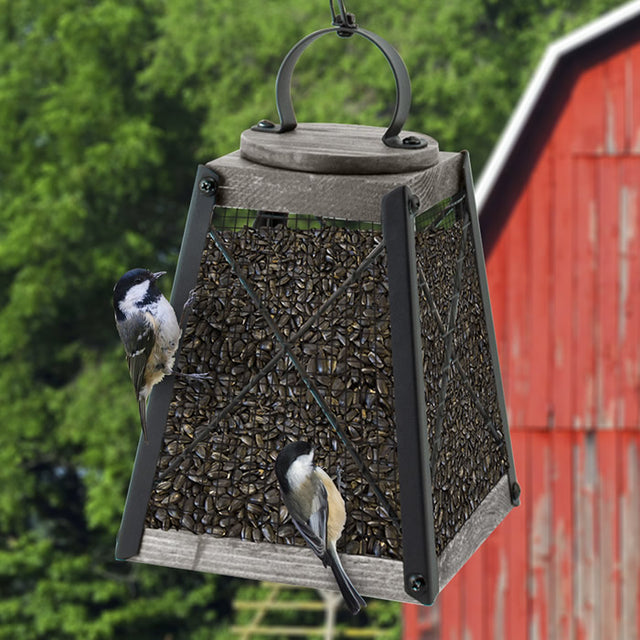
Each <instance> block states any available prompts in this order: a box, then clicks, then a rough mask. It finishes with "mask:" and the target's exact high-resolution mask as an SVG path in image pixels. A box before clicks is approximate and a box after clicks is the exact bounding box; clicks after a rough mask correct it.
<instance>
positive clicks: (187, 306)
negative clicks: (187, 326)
mask: <svg viewBox="0 0 640 640" xmlns="http://www.w3.org/2000/svg"><path fill="white" fill-rule="evenodd" d="M195 301H196V288H195V287H194V288H193V289H191V291H189V297H188V298H187V301H186V302H185V303H184V305H182V314H181V315H180V327H181V328H183V327H184V322H185V320H186V319H187V316H188V315H189V311H190V310H191V307H192V306H193V303H194V302H195Z"/></svg>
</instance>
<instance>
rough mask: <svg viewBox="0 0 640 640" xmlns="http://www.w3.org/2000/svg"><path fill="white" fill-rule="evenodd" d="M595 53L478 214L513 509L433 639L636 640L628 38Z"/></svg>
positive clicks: (634, 168)
mask: <svg viewBox="0 0 640 640" xmlns="http://www.w3.org/2000/svg"><path fill="white" fill-rule="evenodd" d="M612 42H613V39H612ZM612 48H614V44H612ZM601 53H602V57H601V59H600V61H599V62H598V61H597V60H592V61H591V63H590V65H591V66H589V67H588V68H585V69H583V71H582V72H578V71H576V77H575V83H574V86H573V87H572V90H571V92H570V95H569V96H568V98H567V100H566V102H564V103H562V104H559V106H558V110H557V117H556V119H555V120H554V121H553V123H552V124H551V125H550V129H549V132H548V136H547V138H545V144H544V147H543V149H542V150H541V151H540V153H539V154H537V155H534V156H532V157H520V158H516V159H515V161H514V162H512V163H509V165H508V166H507V168H506V169H505V173H504V176H503V177H501V178H500V180H503V181H504V183H505V184H506V183H511V184H522V187H521V188H520V190H519V191H518V193H516V194H514V195H513V197H512V198H510V199H508V202H509V207H510V208H509V210H508V211H501V210H499V207H500V206H501V202H499V201H498V200H496V199H495V198H494V199H489V200H488V203H489V204H491V205H492V206H493V207H494V208H496V210H491V211H489V210H485V211H483V213H482V216H483V218H482V219H483V226H484V227H486V228H488V229H489V231H491V232H495V235H494V237H493V240H492V242H491V244H490V248H491V250H490V253H489V255H488V256H487V275H488V281H489V289H490V293H491V301H492V311H493V317H494V323H495V328H496V338H497V342H498V351H499V355H500V364H501V370H502V376H503V381H504V387H505V396H506V400H507V411H508V416H509V421H510V427H511V437H512V444H513V451H514V458H515V461H516V470H517V473H518V479H519V482H520V484H521V485H522V491H523V493H522V504H521V506H520V507H519V508H517V509H514V510H513V511H512V512H511V513H510V514H509V517H508V518H506V519H505V521H504V522H503V523H502V524H501V525H500V526H499V527H498V528H497V529H496V531H495V532H494V533H493V534H492V535H491V536H490V537H489V539H488V540H487V541H486V542H485V543H484V545H483V546H482V547H481V548H480V549H479V551H478V552H477V553H476V554H475V555H474V557H473V558H472V559H471V560H470V561H469V562H468V564H467V565H466V566H465V567H464V568H463V569H462V570H461V571H460V572H459V574H458V575H457V576H456V577H455V578H454V579H453V580H452V581H451V583H450V584H449V585H448V586H447V587H446V588H445V589H444V590H443V592H442V593H441V594H440V596H439V597H438V601H437V605H436V607H437V610H438V614H439V632H440V635H439V638H440V639H442V640H460V639H461V638H469V640H495V639H500V638H508V639H514V640H534V639H537V638H540V639H541V640H543V639H544V640H546V639H554V640H565V639H569V640H578V639H583V638H584V639H593V640H601V639H606V640H609V639H612V640H615V639H618V638H619V639H621V640H627V639H633V638H640V37H638V39H637V41H636V42H635V43H633V44H631V45H630V46H628V47H626V48H624V49H621V48H620V47H618V48H617V49H616V50H615V51H611V52H609V53H608V54H607V51H606V49H605V48H604V47H602V50H601ZM573 63H574V64H576V65H577V64H579V63H578V62H576V61H575V60H574V61H573ZM551 106H552V105H545V108H546V107H549V110H551ZM545 135H547V134H546V133H545ZM497 184H500V183H497ZM485 216H487V220H488V222H485V221H484V217H485ZM492 216H494V217H493V218H492ZM493 219H495V220H498V221H500V223H499V224H500V227H499V229H497V230H495V229H492V228H491V224H492V223H491V220H493ZM496 224H497V223H496ZM409 608H410V606H409V605H407V610H409ZM420 637H421V636H420V635H411V634H410V633H409V630H407V632H406V633H405V636H404V638H405V640H416V639H417V638H420Z"/></svg>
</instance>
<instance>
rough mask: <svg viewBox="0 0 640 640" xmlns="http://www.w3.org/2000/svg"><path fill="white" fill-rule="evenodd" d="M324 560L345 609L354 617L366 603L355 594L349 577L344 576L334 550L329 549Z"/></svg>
mask: <svg viewBox="0 0 640 640" xmlns="http://www.w3.org/2000/svg"><path fill="white" fill-rule="evenodd" d="M325 558H326V564H328V565H329V566H330V567H331V571H333V575H334V577H335V579H336V582H337V583H338V587H339V588H340V593H342V597H343V598H344V601H345V604H346V605H347V608H348V609H349V611H351V613H352V614H353V615H354V616H355V615H356V613H358V611H360V609H362V608H363V607H366V606H367V603H366V602H365V601H364V599H363V598H362V596H361V595H360V594H359V593H358V592H357V590H356V588H355V587H354V586H353V584H352V582H351V580H349V576H348V575H347V574H346V572H345V570H344V568H343V566H342V563H341V562H340V558H339V556H338V553H337V552H336V550H335V549H332V548H331V547H329V548H328V549H327V553H326V555H325Z"/></svg>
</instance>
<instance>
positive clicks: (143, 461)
mask: <svg viewBox="0 0 640 640" xmlns="http://www.w3.org/2000/svg"><path fill="white" fill-rule="evenodd" d="M219 185H220V179H219V178H218V175H217V174H216V173H214V172H213V171H212V170H211V169H209V167H207V166H205V165H200V166H199V167H198V173H197V175H196V180H195V184H194V186H193V192H192V195H191V204H190V205H189V213H188V214H187V224H186V226H185V229H184V234H183V236H182V246H181V249H180V259H179V260H178V265H177V267H176V275H175V277H174V281H173V289H172V291H171V304H172V305H173V308H174V309H182V308H183V306H184V304H185V302H186V301H187V299H188V297H189V292H190V291H191V289H193V287H194V286H195V284H196V280H197V277H198V270H199V268H200V258H201V257H202V250H203V249H204V243H205V241H206V238H207V231H208V229H209V225H210V222H211V213H212V211H213V208H214V206H215V203H216V198H215V196H216V194H217V192H218V187H219ZM185 247H190V249H192V250H191V251H190V252H189V253H187V251H185V250H184V249H185ZM198 247H199V250H198ZM181 346H182V345H180V347H179V348H178V352H179V350H180V348H181ZM176 360H177V357H176ZM173 383H174V378H173V376H168V377H167V378H165V379H164V380H163V381H162V382H160V383H159V384H157V385H156V386H155V387H154V389H153V391H152V392H151V398H150V399H149V406H148V409H147V422H148V424H149V443H148V444H145V443H144V441H143V440H142V437H141V438H140V441H139V443H138V450H137V452H136V459H135V463H134V465H133V473H132V476H131V481H130V483H129V491H128V493H127V500H126V503H125V508H124V514H123V515H122V522H121V523H120V531H119V532H118V539H117V542H116V559H118V560H126V559H127V558H130V557H131V556H135V555H137V554H138V552H139V550H140V544H141V542H142V534H143V532H144V521H145V517H146V514H147V505H148V504H149V497H150V496H151V490H152V488H153V480H154V477H155V469H156V465H157V462H158V455H159V454H160V449H161V448H162V441H163V438H164V429H165V425H166V419H167V413H168V411H169V404H170V403H171V398H172V397H173Z"/></svg>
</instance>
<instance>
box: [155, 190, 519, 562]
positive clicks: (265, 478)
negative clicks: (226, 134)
mask: <svg viewBox="0 0 640 640" xmlns="http://www.w3.org/2000/svg"><path fill="white" fill-rule="evenodd" d="M465 204H466V203H465V200H464V195H461V196H460V197H458V198H454V199H452V200H450V201H447V202H445V203H442V204H441V205H440V206H438V207H437V208H436V209H434V210H430V211H428V212H426V213H424V214H420V215H419V216H418V217H417V218H416V230H417V235H416V250H417V255H418V263H419V264H418V273H419V283H418V284H419V291H420V305H421V314H422V318H421V320H422V337H423V349H424V355H425V359H424V362H425V380H426V395H427V398H426V399H427V408H428V416H427V417H428V424H429V441H430V445H431V447H432V454H433V455H432V483H433V499H434V516H435V523H436V551H437V553H438V554H439V553H440V552H441V550H442V549H443V548H444V547H445V546H446V544H447V543H448V542H449V541H450V540H451V539H452V538H453V536H454V535H455V534H456V532H457V531H459V530H460V527H461V526H462V524H464V522H465V521H466V519H468V517H469V515H470V514H471V512H472V511H473V509H474V508H475V507H476V506H477V505H478V504H479V503H480V502H481V500H482V499H483V497H484V496H486V494H487V493H488V492H489V491H490V490H491V488H492V487H493V486H494V485H495V483H496V482H497V480H498V479H500V477H501V476H502V475H503V474H504V473H505V472H506V469H507V456H506V451H505V447H504V442H503V439H502V432H501V428H502V423H501V419H500V412H499V410H498V404H497V400H496V390H495V381H494V377H493V370H492V364H491V356H490V352H489V346H488V340H487V328H486V325H485V322H484V315H483V313H484V312H483V302H482V296H481V290H480V285H479V279H478V273H477V265H476V262H475V253H474V251H475V249H474V246H473V240H472V234H471V231H470V229H469V213H468V209H467V207H466V206H465ZM177 370H178V371H181V372H184V373H203V374H207V375H208V376H209V378H208V379H203V380H193V379H185V378H179V377H178V378H176V381H175V386H174V397H173V400H172V402H171V406H170V409H169V414H168V419H167V425H166V431H165V439H164V444H163V450H162V451H161V454H160V458H159V462H158V467H157V470H156V479H155V482H154V489H153V492H152V495H151V500H150V502H149V507H148V512H147V518H146V526H148V527H151V528H162V529H165V530H167V529H186V530H189V531H192V532H194V533H197V534H210V535H212V536H217V537H233V538H241V539H243V540H250V541H254V542H267V543H276V544H300V545H303V544H304V542H303V540H302V538H300V537H299V536H298V535H297V534H296V532H295V528H294V526H293V524H292V523H291V521H290V520H288V519H287V517H286V511H285V510H284V508H283V507H282V503H281V500H280V495H279V489H278V485H277V481H276V477H275V469H274V465H275V459H276V456H277V453H278V452H279V451H280V450H281V449H282V447H283V446H284V445H285V444H286V443H287V442H288V441H290V440H298V439H303V440H308V441H309V442H311V443H312V444H313V445H314V446H315V460H316V462H317V464H319V465H320V466H321V467H323V468H324V469H325V470H326V471H327V472H328V473H329V474H330V475H331V476H332V477H333V478H334V479H336V480H337V484H338V487H339V488H340V490H341V492H342V494H343V496H344V498H345V501H346V504H347V523H346V526H345V531H344V533H343V536H342V539H341V542H340V543H339V545H338V546H339V550H340V551H343V552H347V553H350V554H356V555H371V556H377V557H386V558H393V559H402V548H401V526H400V504H399V475H398V474H399V470H398V463H397V453H396V437H395V427H394V418H393V380H392V361H391V340H390V323H389V300H388V285H387V277H386V259H385V251H384V243H383V241H382V233H381V229H380V226H379V225H377V224H372V223H358V222H352V221H343V220H335V219H327V218H320V217H314V216H300V215H293V214H280V213H269V212H264V211H249V210H240V209H225V208H220V207H218V208H216V209H215V210H214V214H213V218H212V225H211V229H210V232H209V235H208V238H207V245H206V248H205V251H204V253H203V256H202V261H201V266H200V273H199V276H198V281H197V285H196V289H195V301H194V304H193V306H192V309H191V315H190V319H189V322H188V324H187V327H186V329H185V331H184V336H183V342H182V349H181V352H180V355H179V358H178V362H177Z"/></svg>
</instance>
